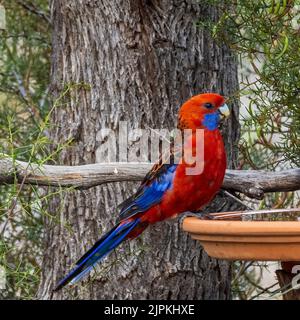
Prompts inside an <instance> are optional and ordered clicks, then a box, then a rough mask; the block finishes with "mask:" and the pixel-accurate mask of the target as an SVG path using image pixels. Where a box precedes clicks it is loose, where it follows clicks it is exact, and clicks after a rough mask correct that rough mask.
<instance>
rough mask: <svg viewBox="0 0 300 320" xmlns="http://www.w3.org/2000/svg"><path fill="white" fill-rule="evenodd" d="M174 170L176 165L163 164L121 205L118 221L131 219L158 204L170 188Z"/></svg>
mask: <svg viewBox="0 0 300 320" xmlns="http://www.w3.org/2000/svg"><path fill="white" fill-rule="evenodd" d="M176 168H177V164H164V165H162V166H161V167H160V170H158V171H157V172H156V174H155V175H154V176H151V180H150V181H147V180H145V181H144V182H143V183H142V185H141V187H140V188H139V190H138V191H137V193H136V194H135V195H134V196H132V197H131V198H129V199H127V200H126V201H125V202H124V203H123V206H122V209H121V212H120V215H119V219H120V220H121V219H125V218H129V217H132V216H134V215H136V214H137V213H139V212H144V211H147V210H148V209H149V208H151V207H152V206H154V205H155V204H157V203H159V202H160V201H161V199H162V197H163V195H164V194H165V192H166V191H167V190H169V189H170V188H171V187H172V183H173V179H174V176H175V171H176Z"/></svg>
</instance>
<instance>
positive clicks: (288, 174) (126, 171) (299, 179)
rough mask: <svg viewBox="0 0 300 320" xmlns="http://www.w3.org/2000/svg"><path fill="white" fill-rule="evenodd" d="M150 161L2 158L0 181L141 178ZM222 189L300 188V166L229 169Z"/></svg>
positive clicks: (93, 182) (81, 184)
mask: <svg viewBox="0 0 300 320" xmlns="http://www.w3.org/2000/svg"><path fill="white" fill-rule="evenodd" d="M151 166H152V165H151V164H150V163H96V164H87V165H81V166H55V165H42V166H39V165H37V164H28V163H26V162H22V161H13V160H12V159H11V158H8V157H6V158H2V159H0V185H1V184H2V185H3V184H12V183H14V182H18V183H25V184H35V185H41V186H60V187H75V188H90V187H93V186H97V185H100V184H103V183H108V182H121V181H139V180H142V179H143V177H144V176H145V174H146V173H147V172H148V170H150V168H151ZM222 188H223V189H226V190H232V191H237V192H241V193H244V194H246V195H247V196H249V197H251V198H256V199H261V198H263V196H264V193H267V192H276V191H295V190H300V169H290V170H284V171H280V172H268V171H256V170H226V175H225V179H224V182H223V187H222Z"/></svg>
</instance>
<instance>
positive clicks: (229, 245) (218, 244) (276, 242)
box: [183, 217, 300, 261]
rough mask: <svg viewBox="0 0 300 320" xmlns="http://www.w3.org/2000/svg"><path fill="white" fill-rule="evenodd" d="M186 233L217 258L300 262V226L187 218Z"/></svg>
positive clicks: (284, 222)
mask: <svg viewBox="0 0 300 320" xmlns="http://www.w3.org/2000/svg"><path fill="white" fill-rule="evenodd" d="M183 230H184V231H186V232H189V233H190V234H191V236H192V237H193V238H194V239H196V240H199V241H200V242H201V244H202V245H203V247H204V250H205V251H206V252H207V253H208V255H210V256H211V257H214V258H219V259H226V260H257V261H273V260H274V261H299V260H300V222H298V221H228V220H224V221H223V220H217V221H216V220H202V219H199V218H196V217H187V218H185V219H184V221H183Z"/></svg>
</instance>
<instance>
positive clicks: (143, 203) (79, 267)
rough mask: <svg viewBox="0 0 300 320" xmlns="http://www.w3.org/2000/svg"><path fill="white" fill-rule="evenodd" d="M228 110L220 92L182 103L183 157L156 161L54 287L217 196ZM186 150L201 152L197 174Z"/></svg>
mask: <svg viewBox="0 0 300 320" xmlns="http://www.w3.org/2000/svg"><path fill="white" fill-rule="evenodd" d="M228 115H229V109H228V107H227V105H226V104H225V103H224V98H223V97H222V96H220V95H218V94H215V93H205V94H200V95H196V96H194V97H192V98H191V99H190V100H188V101H187V102H185V103H184V104H183V105H182V106H181V108H180V110H179V121H178V129H180V130H182V131H181V132H183V131H184V130H185V129H189V130H187V131H189V132H190V135H189V136H188V139H187V141H186V142H184V143H183V147H182V149H183V150H182V158H181V161H179V163H177V164H176V163H174V162H173V163H166V162H165V161H160V162H159V163H157V164H155V165H154V166H153V168H152V170H151V171H150V172H149V173H148V174H147V175H146V176H145V178H144V180H143V182H142V184H141V186H140V187H139V189H138V190H137V192H136V193H135V194H134V195H133V196H131V197H130V198H129V199H127V200H126V201H125V202H124V203H123V204H122V209H121V211H120V214H119V219H118V222H117V224H116V225H115V226H114V227H113V228H112V229H111V230H110V231H109V232H108V233H106V234H105V235H104V236H103V237H102V238H101V239H100V240H98V241H97V242H96V243H95V244H94V246H93V247H92V248H91V249H90V250H88V251H87V252H86V253H85V254H84V255H83V256H82V257H81V258H80V259H79V260H78V261H77V263H76V266H75V267H74V269H73V270H72V271H70V273H69V274H68V275H67V276H66V277H65V278H63V279H62V280H61V281H60V282H59V283H58V285H57V286H56V288H55V289H54V291H57V290H59V289H61V288H62V287H64V286H65V285H66V284H68V283H71V284H74V283H75V282H77V281H78V280H80V279H81V278H82V277H83V276H84V275H86V274H87V273H88V272H89V271H90V270H91V269H92V268H93V266H94V265H95V264H96V263H97V262H99V261H101V260H102V259H103V258H104V257H105V256H106V255H107V254H108V253H110V252H111V251H112V250H114V249H115V248H116V247H117V246H118V245H119V244H120V243H121V242H122V241H124V240H126V239H133V238H136V237H137V236H138V235H139V234H141V233H142V232H143V231H144V230H145V229H146V228H147V227H148V226H149V225H150V224H153V223H156V222H159V221H162V220H165V219H168V218H171V217H175V216H177V215H178V214H181V213H184V212H187V211H190V212H195V211H198V210H199V209H200V208H201V207H203V206H204V205H206V204H207V203H208V202H210V201H211V200H212V199H213V197H214V196H215V195H216V193H217V192H218V191H219V189H220V188H221V185H222V182H223V178H224V174H225V170H226V154H225V149H224V144H223V140H222V136H221V134H220V131H219V130H218V124H219V120H221V119H222V118H223V117H224V116H228ZM197 129H202V132H203V138H204V139H202V140H203V142H202V149H201V150H202V153H201V154H200V155H199V154H198V153H197V150H196V148H197V146H198V142H197ZM180 148H181V146H180ZM173 150H176V145H175V146H174V149H173ZM173 152H174V151H173ZM186 153H190V154H196V156H195V157H196V159H195V163H196V162H197V161H198V160H199V162H201V161H202V162H201V163H202V169H201V170H199V172H196V174H195V173H194V174H191V173H189V172H188V169H191V168H193V166H195V163H191V162H190V161H187V160H186V159H185V157H184V155H185V154H186ZM197 154H198V155H197ZM197 157H199V159H197Z"/></svg>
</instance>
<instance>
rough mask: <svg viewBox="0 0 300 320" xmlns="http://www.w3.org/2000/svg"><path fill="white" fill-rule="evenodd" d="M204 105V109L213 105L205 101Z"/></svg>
mask: <svg viewBox="0 0 300 320" xmlns="http://www.w3.org/2000/svg"><path fill="white" fill-rule="evenodd" d="M204 107H205V108H206V109H212V108H213V107H214V106H213V104H212V103H210V102H206V103H204Z"/></svg>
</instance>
